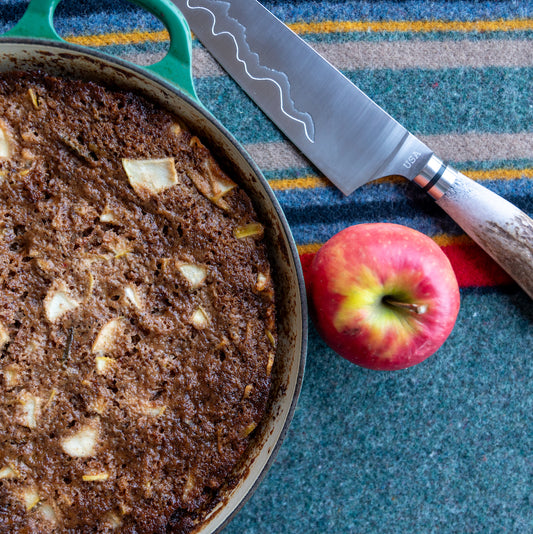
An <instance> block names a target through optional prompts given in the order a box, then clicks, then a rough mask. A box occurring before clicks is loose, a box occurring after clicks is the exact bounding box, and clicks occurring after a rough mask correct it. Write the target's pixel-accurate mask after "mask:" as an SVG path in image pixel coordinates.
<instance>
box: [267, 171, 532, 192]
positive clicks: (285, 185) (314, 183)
mask: <svg viewBox="0 0 533 534" xmlns="http://www.w3.org/2000/svg"><path fill="white" fill-rule="evenodd" d="M464 174H466V176H468V177H469V178H472V180H476V181H478V182H481V181H483V180H518V179H520V178H533V168H530V169H520V170H517V169H493V170H490V171H473V170H471V171H464ZM403 180H404V178H399V177H396V176H391V177H387V178H381V179H379V180H376V181H375V182H374V183H398V182H401V181H403ZM269 184H270V187H271V188H272V189H273V190H274V191H288V190H290V189H314V188H317V187H333V185H332V184H331V182H330V181H329V180H327V179H326V178H322V177H318V176H304V177H302V178H295V179H287V178H282V179H279V180H270V181H269Z"/></svg>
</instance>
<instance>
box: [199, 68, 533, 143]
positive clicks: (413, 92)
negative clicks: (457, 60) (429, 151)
mask: <svg viewBox="0 0 533 534" xmlns="http://www.w3.org/2000/svg"><path fill="white" fill-rule="evenodd" d="M346 75H347V76H348V77H349V78H350V79H351V80H352V81H353V82H354V83H357V85H358V86H359V87H360V88H361V89H362V90H363V91H365V92H366V93H367V94H368V95H369V96H370V97H372V98H373V99H374V100H375V101H376V102H377V103H378V104H379V105H380V106H382V107H383V108H384V109H385V110H386V111H387V112H388V113H390V114H391V115H392V116H393V117H394V118H395V119H397V120H398V121H399V122H400V123H401V124H403V125H404V126H405V127H406V128H407V129H409V130H410V131H412V132H413V133H415V134H419V135H436V134H445V133H451V132H453V133H467V132H480V133H481V132H483V133H519V132H529V131H532V130H533V100H532V95H533V68H498V67H492V68H486V69H446V70H422V69H412V70H402V71H394V70H390V69H384V70H379V71H372V70H361V71H358V72H348V73H346ZM195 83H196V88H197V91H198V95H199V97H200V99H201V100H202V101H203V102H204V104H205V105H206V106H207V107H208V108H209V109H210V110H211V111H212V112H213V113H214V115H215V116H216V117H218V118H219V119H220V120H221V121H222V123H223V124H225V125H226V127H228V128H229V129H230V130H231V131H232V132H233V133H234V134H235V135H236V137H237V138H238V140H239V141H240V142H241V143H257V142H268V141H280V140H282V139H283V137H282V135H281V133H280V132H279V131H278V130H277V129H276V128H275V127H274V126H273V125H272V124H271V123H270V121H269V120H268V119H267V118H266V117H265V116H264V115H263V114H262V113H261V112H260V111H259V109H258V108H257V107H256V106H255V105H254V104H253V103H252V102H251V101H250V100H249V99H248V98H247V97H246V96H245V94H244V93H243V91H242V90H241V89H240V88H239V87H238V86H237V84H236V83H235V82H234V81H232V80H230V79H229V78H227V77H213V78H202V79H198V80H196V82H195ZM230 102H231V105H229V103H230ZM517 110H521V111H522V112H521V113H517Z"/></svg>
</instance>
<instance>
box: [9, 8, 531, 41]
mask: <svg viewBox="0 0 533 534" xmlns="http://www.w3.org/2000/svg"><path fill="white" fill-rule="evenodd" d="M27 3H28V2H27V0H14V1H11V0H0V32H2V33H3V32H4V31H6V30H7V29H9V28H11V27H12V26H13V25H14V23H15V22H16V21H17V20H18V19H19V18H20V17H21V16H22V14H23V13H24V11H25V9H26V6H27ZM263 4H264V5H265V7H267V8H269V9H270V10H271V11H272V12H273V13H274V14H275V15H276V16H277V17H279V18H280V19H282V20H283V21H284V22H287V23H291V22H301V21H316V22H320V21H324V20H339V21H346V20H367V21H380V20H435V19H440V20H458V21H470V20H478V19H482V20H494V19H499V18H505V19H515V18H530V17H532V16H533V2H531V1H530V0H528V1H522V2H517V1H512V0H508V1H502V2H497V1H490V2H464V1H458V2H418V1H407V2H394V1H384V2H368V1H366V2H365V1H363V2H355V1H349V2H320V3H317V2H295V3H294V4H292V5H287V4H286V3H284V2H282V1H280V0H270V1H265V2H263ZM162 27H163V26H162V24H161V23H160V22H159V21H158V20H157V19H156V18H155V17H153V16H152V15H150V14H149V13H147V12H146V10H144V9H142V8H140V7H137V6H135V5H133V4H131V3H129V2H126V1H125V0H113V2H110V3H109V4H104V3H103V2H101V0H84V1H83V2H76V1H65V2H61V3H60V4H59V6H58V8H57V10H56V29H57V30H58V32H59V33H60V35H87V34H95V33H96V34H98V33H105V32H119V31H133V30H141V31H158V30H160V29H162Z"/></svg>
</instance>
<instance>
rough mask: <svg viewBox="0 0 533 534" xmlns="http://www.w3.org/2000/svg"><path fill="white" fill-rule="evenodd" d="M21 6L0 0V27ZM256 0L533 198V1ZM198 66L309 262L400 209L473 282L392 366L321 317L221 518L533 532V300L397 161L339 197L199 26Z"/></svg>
mask: <svg viewBox="0 0 533 534" xmlns="http://www.w3.org/2000/svg"><path fill="white" fill-rule="evenodd" d="M27 3H28V2H27V0H0V32H3V31H5V30H7V29H9V28H10V27H12V26H13V24H14V23H15V22H16V20H18V18H19V17H20V16H21V15H22V13H23V12H24V9H25V7H26V5H27ZM264 4H265V5H266V7H268V8H269V9H270V10H272V11H273V12H274V14H275V15H277V16H278V17H279V18H280V19H282V20H283V21H284V22H286V23H287V24H288V25H289V26H290V27H291V28H292V29H293V30H294V31H295V32H296V33H298V34H299V35H300V36H301V37H303V38H304V39H305V40H306V41H308V42H309V43H310V44H311V45H312V46H313V47H315V48H316V50H317V51H318V52H320V53H321V54H323V55H324V56H325V57H326V58H327V59H328V60H329V61H330V62H331V63H333V64H334V65H336V66H337V67H338V68H339V69H341V70H342V72H343V73H344V74H345V75H346V76H347V77H348V78H350V79H351V80H352V81H354V82H355V83H356V84H357V85H358V86H359V87H360V88H361V89H362V90H364V91H365V92H366V93H367V94H369V95H370V96H371V97H372V98H373V99H374V100H375V101H376V102H377V103H378V104H379V105H381V106H382V107H383V108H384V109H385V110H386V111H388V112H389V113H390V114H391V115H392V116H394V117H395V118H396V119H398V120H399V121H400V122H401V123H402V124H403V125H404V126H406V127H407V128H408V129H409V130H410V131H412V132H413V133H415V134H416V135H418V136H419V137H420V138H421V139H422V140H424V141H425V142H426V143H427V144H428V145H429V146H430V147H431V148H433V149H434V150H435V152H436V153H437V154H438V155H439V156H440V157H441V158H442V159H444V160H445V161H447V162H449V163H451V164H453V166H454V167H455V168H457V169H459V170H461V171H463V172H464V173H465V174H467V175H468V176H470V177H471V178H473V179H474V180H476V181H479V182H480V183H482V184H483V185H485V186H486V187H487V188H489V189H491V190H493V191H495V192H496V193H498V194H500V195H502V196H504V197H505V198H507V199H508V200H510V201H511V202H513V203H514V204H516V205H517V206H519V207H520V208H521V209H522V210H524V211H525V212H527V213H528V214H529V215H530V216H531V215H533V2H531V1H530V0H521V1H516V0H502V1H496V0H484V1H474V0H472V1H467V0H458V1H453V2H452V1H444V0H442V1H432V2H425V1H423V0H405V1H391V0H388V1H355V0H353V1H339V0H336V1H332V0H330V1H322V2H319V1H311V0H268V1H265V2H264ZM55 25H56V29H57V31H58V32H59V33H60V35H61V36H63V38H64V39H66V40H67V41H69V42H72V43H77V44H80V45H84V46H88V47H93V48H96V49H98V50H100V51H102V52H105V53H109V54H112V55H115V56H119V57H121V58H124V59H127V60H130V61H133V62H135V63H139V64H149V63H152V62H154V61H156V60H157V59H159V58H161V57H162V56H163V55H164V54H165V51H166V49H167V48H168V34H167V32H166V30H165V28H164V27H163V26H162V24H161V23H160V22H159V21H158V20H157V19H156V18H155V17H153V16H152V15H150V14H148V13H147V12H145V11H143V10H142V9H140V8H138V7H136V6H134V5H132V4H129V3H127V2H125V1H113V2H106V1H104V0H83V1H81V0H64V1H63V2H62V3H61V4H60V5H59V7H58V9H57V12H56V17H55ZM193 75H194V80H195V86H196V89H197V93H198V95H199V97H200V99H201V100H202V102H203V103H204V104H205V105H206V107H207V108H208V109H209V110H211V111H212V113H213V114H214V115H215V116H216V117H217V118H218V119H219V120H220V121H221V122H222V123H223V124H224V125H225V126H226V127H227V128H228V129H229V130H230V131H231V132H232V133H233V134H234V135H235V137H236V138H237V140H238V141H240V142H241V143H242V144H243V145H244V146H245V148H246V149H247V150H248V152H249V153H250V154H251V156H252V157H253V158H254V159H255V161H256V162H257V164H258V165H259V167H260V168H261V169H262V171H263V172H264V174H265V176H266V178H267V179H268V181H269V183H270V185H271V187H272V188H273V190H274V191H275V194H276V196H277V197H278V199H279V202H280V204H281V206H282V208H283V210H284V212H285V214H286V215H287V218H288V221H289V224H290V226H291V229H292V232H293V234H294V237H295V240H296V242H297V245H298V249H299V252H300V257H301V259H302V264H303V267H304V271H305V269H306V268H307V267H308V265H309V263H310V261H311V260H312V258H313V255H314V254H315V253H316V251H317V250H318V249H319V248H320V246H321V245H322V244H323V243H324V242H325V241H326V240H327V239H329V238H330V237H331V236H333V235H334V234H335V233H336V232H338V231H339V230H341V229H342V228H345V227H347V226H349V225H352V224H357V223H363V222H377V221H388V222H396V223H400V224H404V225H407V226H410V227H413V228H416V229H417V230H420V231H422V232H424V233H425V234H427V235H429V236H430V237H431V238H432V239H434V240H435V241H436V242H437V243H438V244H439V245H440V246H441V247H442V249H443V251H444V252H445V254H446V255H447V256H448V257H449V258H450V260H451V263H452V265H453V267H454V269H455V272H456V275H457V278H458V280H459V284H460V286H461V298H462V304H461V311H460V314H459V318H458V321H457V324H456V327H455V329H454V331H453V332H452V334H451V336H450V338H449V339H448V340H447V342H446V343H445V344H444V346H443V347H442V348H441V349H440V350H439V351H438V353H437V354H436V355H435V356H433V357H432V358H430V359H429V360H427V361H426V362H424V363H422V364H420V365H419V366H416V367H414V368H412V369H408V370H405V371H401V372H395V373H376V372H370V371H367V370H364V369H360V368H357V367H355V366H353V365H351V364H349V363H348V362H346V361H344V360H342V359H341V358H340V357H338V356H336V355H335V354H334V353H333V352H332V351H330V350H329V349H328V348H327V347H326V346H325V345H324V343H323V342H322V341H321V339H320V338H319V337H318V335H317V334H316V332H315V330H314V329H313V328H311V333H310V340H309V341H310V343H309V356H308V361H307V367H306V379H305V381H304V386H303V391H302V395H301V398H300V402H299V407H298V410H297V412H296V414H295V417H294V421H293V424H292V426H291V430H290V432H289V435H288V437H287V439H286V441H285V443H284V445H283V447H282V448H281V451H280V452H279V454H278V458H277V461H276V462H275V464H274V466H273V467H272V468H271V470H270V472H269V475H268V476H267V478H266V479H265V480H264V481H263V483H262V484H261V486H260V487H259V489H258V490H257V491H256V492H255V494H254V496H253V497H252V498H251V499H250V500H249V502H248V503H247V504H246V505H245V506H244V508H243V509H242V510H241V511H240V513H239V514H238V515H237V516H236V517H235V519H234V520H233V521H232V522H231V524H230V525H229V526H228V527H227V532H231V533H250V534H253V533H303V532H306V533H309V534H310V533H324V532H332V533H363V532H364V533H374V532H379V533H407V532H409V533H430V532H449V533H458V532H479V533H489V532H494V533H500V532H516V533H526V532H533V502H532V500H531V499H532V497H531V495H533V416H532V403H533V388H532V385H531V384H532V383H533V382H532V379H533V365H532V360H531V356H532V354H533V328H532V325H533V305H532V303H531V301H530V300H529V299H528V298H527V297H526V296H525V295H524V294H523V292H522V291H520V290H519V289H518V288H517V286H516V285H515V284H514V283H513V282H512V280H511V279H510V278H509V277H508V276H507V275H506V274H505V273H504V272H503V271H502V270H501V269H500V268H499V267H498V266H497V265H496V264H495V263H494V262H493V261H492V260H491V259H490V258H488V256H486V255H485V254H484V253H483V252H482V251H481V250H480V249H479V248H478V247H477V246H476V245H475V244H474V243H473V242H472V241H471V240H470V238H469V237H467V236H466V235H465V234H464V233H463V231H462V230H461V229H460V228H459V227H458V226H457V225H456V224H455V223H454V222H453V221H451V220H450V219H449V218H448V217H446V216H445V215H444V214H443V213H442V212H441V211H440V210H439V209H437V208H436V207H435V205H434V204H433V202H432V201H431V200H430V199H429V198H428V197H426V196H425V195H424V194H423V193H422V192H421V191H420V190H419V189H417V187H416V186H414V185H412V184H410V183H408V182H407V181H405V180H403V179H400V178H397V177H390V178H385V179H381V180H379V181H377V182H375V183H372V184H368V185H366V186H363V187H362V188H360V189H359V190H358V191H356V192H355V193H353V194H352V195H350V196H348V197H345V196H343V195H342V194H341V193H340V192H339V191H338V190H336V189H335V188H334V187H333V186H332V185H331V184H330V182H329V181H328V179H327V178H326V177H325V176H323V175H321V174H320V173H319V172H318V171H317V170H316V169H315V168H314V167H313V166H312V165H310V164H309V162H308V161H307V160H306V159H305V158H304V157H303V156H302V155H301V154H299V153H298V151H297V150H295V148H294V147H293V146H292V145H291V143H290V142H288V141H287V140H286V139H285V138H284V136H283V135H282V134H281V133H280V132H279V130H277V128H276V127H275V126H273V124H272V123H271V122H270V121H269V120H268V119H267V118H266V117H265V116H264V115H263V114H262V113H261V112H260V111H259V110H258V108H257V107H256V106H255V105H254V104H253V103H252V102H251V101H250V100H249V99H248V98H247V97H246V96H245V94H244V93H243V92H242V91H241V90H240V88H239V87H238V86H237V85H236V84H235V83H234V82H233V81H232V80H231V79H230V78H229V77H228V76H227V75H226V74H225V73H224V71H223V70H222V69H221V68H220V67H219V66H218V65H217V63H216V62H215V61H214V60H213V59H212V57H211V56H210V54H209V53H208V52H207V51H206V50H205V49H204V48H203V47H202V46H201V45H200V44H199V43H198V42H197V41H196V40H193ZM532 276H533V273H532Z"/></svg>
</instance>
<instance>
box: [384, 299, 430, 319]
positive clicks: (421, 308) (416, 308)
mask: <svg viewBox="0 0 533 534" xmlns="http://www.w3.org/2000/svg"><path fill="white" fill-rule="evenodd" d="M383 302H384V303H385V304H387V305H389V306H392V307H393V308H401V309H402V310H407V311H410V312H413V313H416V314H417V315H421V314H423V313H426V311H427V309H428V307H427V305H426V304H415V303H411V302H402V301H400V300H395V299H394V298H392V297H388V296H387V297H383Z"/></svg>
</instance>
